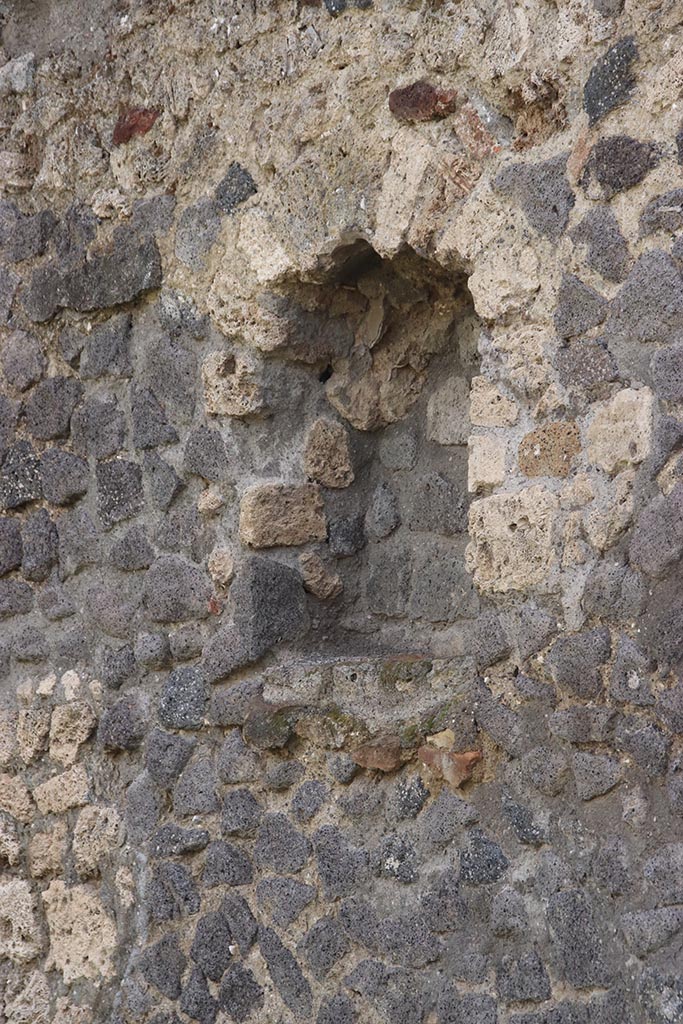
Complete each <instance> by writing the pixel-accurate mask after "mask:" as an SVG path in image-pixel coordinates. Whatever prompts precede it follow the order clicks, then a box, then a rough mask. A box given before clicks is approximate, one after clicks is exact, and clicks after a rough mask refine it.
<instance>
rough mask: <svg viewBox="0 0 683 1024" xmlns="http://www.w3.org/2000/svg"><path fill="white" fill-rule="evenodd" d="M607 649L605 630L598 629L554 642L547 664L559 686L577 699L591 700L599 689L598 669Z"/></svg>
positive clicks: (608, 637)
mask: <svg viewBox="0 0 683 1024" xmlns="http://www.w3.org/2000/svg"><path fill="white" fill-rule="evenodd" d="M611 650H612V644H611V639H610V634H609V630H608V629H607V628H605V627H604V626H601V627H599V628H597V629H592V630H587V631H586V632H585V633H579V634H577V635H576V636H568V637H561V638H560V639H559V640H556V641H555V643H554V644H553V646H552V649H551V651H550V654H549V655H548V658H547V664H548V667H549V669H550V671H551V673H552V677H553V679H554V680H555V682H556V683H559V684H560V686H566V687H567V688H568V689H569V690H570V691H571V693H573V694H574V695H575V696H577V697H595V696H597V695H598V694H599V693H600V691H601V688H602V677H601V673H600V666H601V665H604V664H605V662H606V661H607V660H608V658H609V656H610V653H611Z"/></svg>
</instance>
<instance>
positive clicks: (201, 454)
mask: <svg viewBox="0 0 683 1024" xmlns="http://www.w3.org/2000/svg"><path fill="white" fill-rule="evenodd" d="M184 467H185V472H186V473H196V475H197V476H201V477H203V478H204V479H205V480H225V478H226V476H227V475H228V456H227V453H226V451H225V444H224V442H223V438H222V437H221V435H220V434H219V433H218V431H217V430H210V429H209V428H208V427H199V428H198V429H197V430H193V431H192V433H191V434H190V435H189V437H188V439H187V441H186V442H185V456H184Z"/></svg>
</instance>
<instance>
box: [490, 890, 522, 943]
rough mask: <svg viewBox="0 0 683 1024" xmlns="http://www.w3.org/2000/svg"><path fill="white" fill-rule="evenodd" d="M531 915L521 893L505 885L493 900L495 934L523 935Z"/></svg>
mask: <svg viewBox="0 0 683 1024" xmlns="http://www.w3.org/2000/svg"><path fill="white" fill-rule="evenodd" d="M528 927H529V916H528V914H527V910H526V905H525V903H524V897H523V896H522V894H521V893H519V892H517V891H516V890H515V889H512V888H511V887H510V886H507V885H506V886H504V887H503V888H502V889H501V890H500V892H498V893H496V895H495V896H494V898H493V900H492V902H491V930H492V931H493V934H494V935H498V936H502V935H511V936H514V937H517V938H519V937H522V936H524V935H525V934H526V933H527V929H528Z"/></svg>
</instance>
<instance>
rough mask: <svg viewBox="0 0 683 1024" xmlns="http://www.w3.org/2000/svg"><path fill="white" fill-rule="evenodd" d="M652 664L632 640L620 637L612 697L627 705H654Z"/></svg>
mask: <svg viewBox="0 0 683 1024" xmlns="http://www.w3.org/2000/svg"><path fill="white" fill-rule="evenodd" d="M652 667H653V666H652V663H651V662H650V660H649V658H648V657H647V655H646V654H645V652H644V651H643V650H642V649H641V648H640V647H639V646H638V644H636V643H635V641H633V640H631V639H630V637H627V636H620V637H619V640H618V643H617V652H616V658H615V659H614V665H613V667H612V676H611V679H610V688H609V692H610V695H611V696H612V697H613V699H614V700H617V701H620V702H621V703H625V704H637V705H639V706H647V705H650V704H653V703H654V697H653V696H652V690H651V687H650V673H651V670H652Z"/></svg>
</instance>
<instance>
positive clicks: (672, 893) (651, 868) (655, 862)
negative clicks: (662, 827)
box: [643, 842, 683, 904]
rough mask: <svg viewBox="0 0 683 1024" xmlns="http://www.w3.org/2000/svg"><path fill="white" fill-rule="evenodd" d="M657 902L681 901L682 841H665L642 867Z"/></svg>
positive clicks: (682, 873) (682, 888) (682, 887)
mask: <svg viewBox="0 0 683 1024" xmlns="http://www.w3.org/2000/svg"><path fill="white" fill-rule="evenodd" d="M643 874H644V876H645V878H646V880H647V882H648V885H649V886H650V887H651V888H652V889H653V890H654V892H655V894H656V896H657V901H658V902H659V903H664V904H671V903H683V842H674V843H666V844H664V846H663V847H662V848H661V849H660V850H658V851H657V852H656V853H655V854H653V855H652V856H651V857H650V858H649V859H648V860H647V861H646V862H645V866H644V868H643Z"/></svg>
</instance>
